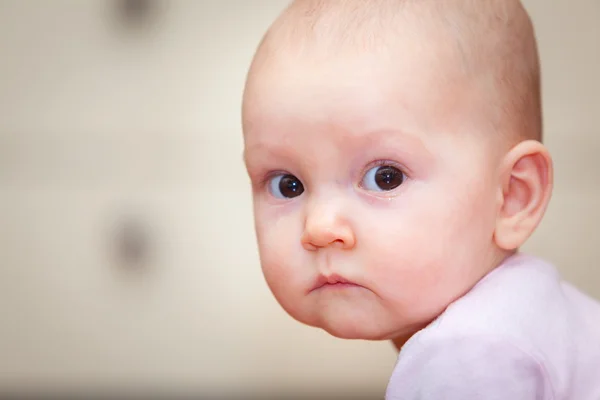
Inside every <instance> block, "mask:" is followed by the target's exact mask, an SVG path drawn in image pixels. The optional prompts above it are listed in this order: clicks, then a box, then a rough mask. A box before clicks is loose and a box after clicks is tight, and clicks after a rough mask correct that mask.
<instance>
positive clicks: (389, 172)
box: [361, 165, 406, 192]
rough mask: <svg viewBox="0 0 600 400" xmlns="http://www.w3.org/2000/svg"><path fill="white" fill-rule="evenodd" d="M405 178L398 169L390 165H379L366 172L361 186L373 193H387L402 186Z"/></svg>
mask: <svg viewBox="0 0 600 400" xmlns="http://www.w3.org/2000/svg"><path fill="white" fill-rule="evenodd" d="M405 178H406V176H405V175H404V173H402V171H400V170H399V169H398V168H396V167H392V166H391V165H381V166H378V167H374V168H371V169H370V170H368V171H367V173H366V174H365V176H364V178H363V180H362V182H361V186H362V187H363V188H365V189H367V190H370V191H373V192H387V191H390V190H394V189H396V188H397V187H398V186H400V185H402V183H403V182H404V180H405Z"/></svg>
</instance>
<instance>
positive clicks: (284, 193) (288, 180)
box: [269, 174, 304, 199]
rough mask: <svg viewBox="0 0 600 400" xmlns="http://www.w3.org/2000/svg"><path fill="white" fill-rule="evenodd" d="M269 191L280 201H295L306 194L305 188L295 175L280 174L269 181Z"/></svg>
mask: <svg viewBox="0 0 600 400" xmlns="http://www.w3.org/2000/svg"><path fill="white" fill-rule="evenodd" d="M269 191H270V192H271V194H272V195H273V196H275V197H277V198H278V199H293V198H294V197H298V196H300V195H301V194H302V193H304V186H303V185H302V182H300V180H299V179H298V178H296V177H295V176H294V175H290V174H280V175H276V176H274V177H272V178H270V179H269Z"/></svg>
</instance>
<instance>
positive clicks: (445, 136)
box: [243, 0, 552, 348]
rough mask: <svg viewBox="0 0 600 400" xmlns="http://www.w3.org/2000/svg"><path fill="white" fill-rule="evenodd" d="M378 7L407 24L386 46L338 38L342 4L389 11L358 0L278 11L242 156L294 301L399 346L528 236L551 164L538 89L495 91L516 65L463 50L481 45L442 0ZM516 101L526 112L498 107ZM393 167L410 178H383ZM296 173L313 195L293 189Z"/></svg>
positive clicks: (260, 236) (350, 333) (358, 335)
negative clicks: (438, 4) (458, 28)
mask: <svg viewBox="0 0 600 400" xmlns="http://www.w3.org/2000/svg"><path fill="white" fill-rule="evenodd" d="M465 1H466V0H465ZM506 1H508V0H506ZM380 3H381V7H392V6H396V9H398V10H399V11H398V12H399V13H400V15H399V17H401V18H403V21H406V23H404V24H400V25H401V26H400V27H396V28H395V29H394V30H393V34H392V31H387V30H386V28H385V26H384V27H383V28H381V29H383V31H382V32H378V33H379V34H378V35H376V36H377V37H383V38H384V39H381V40H379V41H376V43H374V42H373V41H369V40H356V38H361V37H362V36H361V35H362V33H359V31H358V30H357V33H356V34H355V35H350V36H349V37H351V38H354V39H352V40H348V39H347V38H345V39H344V38H337V39H336V40H334V39H335V33H334V32H335V29H333V28H331V27H332V26H334V25H332V22H331V21H337V20H336V18H341V19H342V20H343V18H344V15H345V14H344V12H343V11H348V10H344V9H343V7H349V5H351V6H353V7H354V8H351V9H350V11H351V12H348V15H350V16H355V15H356V13H357V12H364V13H368V12H371V11H369V10H373V9H374V8H375V7H372V8H367V9H365V10H363V11H361V9H360V4H361V3H360V2H358V1H331V2H328V3H323V2H314V1H312V2H311V1H299V2H295V3H293V4H292V6H291V7H290V8H289V9H288V10H286V12H284V14H283V15H282V17H281V18H280V19H279V20H278V21H276V23H275V24H274V25H273V28H272V29H271V30H270V31H269V32H268V34H267V36H266V37H265V39H264V40H263V42H262V44H261V47H260V48H259V50H258V52H257V55H256V57H255V59H254V62H253V65H252V67H251V69H250V72H249V75H248V81H247V85H246V90H245V93H244V103H243V128H244V143H245V149H244V158H245V162H246V166H247V170H248V174H249V177H250V179H251V183H252V189H253V203H254V215H255V227H256V234H257V240H258V245H259V253H260V259H261V266H262V270H263V273H264V276H265V279H266V281H267V283H268V285H269V287H270V289H271V291H272V292H273V295H274V296H275V298H276V299H277V301H278V302H279V303H280V304H281V306H282V307H283V309H284V310H285V311H286V312H287V313H288V314H289V315H290V316H292V317H293V318H295V319H296V320H298V321H300V322H302V323H304V324H307V325H310V326H314V327H318V328H321V329H324V330H325V331H327V332H329V333H330V334H332V335H334V336H336V337H340V338H345V339H366V340H393V341H394V343H395V344H396V346H397V347H398V348H400V347H401V346H402V344H403V343H404V342H405V341H406V340H407V339H408V338H410V337H411V336H412V335H413V334H414V333H416V332H417V331H419V330H420V329H422V328H424V327H425V326H426V325H427V324H429V323H430V322H431V321H432V320H434V319H435V318H436V317H437V316H439V315H440V314H441V313H442V312H443V311H444V310H445V308H446V307H447V306H448V305H449V304H451V303H452V302H453V301H455V300H456V299H458V298H460V297H461V296H463V295H464V294H465V293H466V292H468V291H469V290H470V289H471V288H472V287H473V286H474V285H475V284H476V283H477V282H478V281H479V280H480V279H481V278H482V277H484V276H485V275H486V274H487V273H489V272H490V271H491V270H493V269H494V268H495V267H497V266H498V265H499V264H500V263H501V262H502V261H503V260H504V259H505V258H506V257H508V256H510V255H511V254H513V253H514V252H515V251H517V249H518V248H519V247H520V246H521V245H522V243H523V242H524V241H525V240H526V239H527V238H528V237H529V235H530V234H531V233H532V232H533V230H534V229H535V227H536V226H537V224H538V223H539V221H540V220H541V218H542V216H543V214H544V212H545V209H546V206H547V203H548V201H549V198H550V193H551V186H552V164H551V159H550V156H549V154H548V152H547V151H546V149H545V148H544V146H543V145H542V144H541V143H540V142H539V141H538V140H536V139H539V138H541V131H540V129H541V123H540V122H539V121H540V120H541V118H540V112H539V107H538V108H537V110H538V111H537V112H535V110H536V104H538V105H539V102H537V103H536V99H538V98H539V96H538V95H537V94H536V93H533V94H531V95H530V96H529V97H527V96H522V95H520V96H517V98H518V100H515V99H514V98H512V97H511V98H507V99H505V98H504V97H503V96H504V94H505V93H511V91H510V90H505V89H502V90H495V87H496V83H497V82H502V81H504V78H505V74H506V73H507V70H506V68H504V67H502V68H496V67H495V66H494V65H488V66H486V65H483V64H482V61H481V60H482V59H484V58H485V57H471V58H473V59H475V60H476V61H469V60H468V59H465V55H470V56H473V55H472V54H471V52H470V51H467V52H465V50H464V44H465V43H467V44H472V43H471V41H472V40H471V39H470V38H465V37H464V35H462V34H461V35H459V37H458V38H452V39H448V35H447V34H446V33H447V31H445V30H444V28H442V27H440V24H439V23H438V22H439V16H437V15H436V14H435V12H434V11H435V10H431V9H424V8H423V7H430V6H426V4H428V3H429V4H431V3H434V2H431V3H430V2H420V3H418V2H410V7H412V8H410V9H409V10H407V8H408V6H407V4H404V3H409V2H394V1H391V0H386V1H380ZM395 3H402V4H395ZM413 3H414V4H413ZM463 3H464V1H463V2H461V1H448V2H444V4H445V5H446V6H448V7H450V6H452V4H455V5H456V6H464V5H465V4H463ZM468 3H469V4H477V2H468ZM363 4H364V3H363ZM415 4H422V5H421V6H420V7H421V8H419V7H417V6H416V5H415ZM423 4H425V5H423ZM498 4H500V3H498ZM503 4H506V3H503ZM336 5H337V6H338V7H337V8H336ZM450 10H453V9H452V8H450ZM514 10H519V7H514ZM520 10H522V9H520ZM380 11H381V10H380ZM388 11H389V10H387V9H386V12H385V13H379V14H377V15H375V16H374V17H373V18H375V17H376V18H379V16H380V15H388V14H389V12H388ZM442 11H444V13H447V12H448V10H446V9H444V10H442ZM453 11H454V12H455V13H457V15H461V12H459V11H461V10H456V9H454V10H453ZM479 11H480V10H479ZM496 11H497V10H496ZM521 12H523V11H521ZM328 13H329V14H328ZM431 15H433V16H431ZM307 16H308V17H307ZM333 17H335V18H334V19H332V18H333ZM311 18H312V19H311ZM428 18H430V19H428ZM376 20H377V21H379V20H378V19H376ZM512 20H514V19H511V21H512ZM282 21H283V22H282ZM323 21H325V22H323ZM361 21H362V22H361V26H362V28H360V29H363V30H364V31H365V32H366V33H369V32H371V31H372V29H375V28H374V27H373V25H370V23H369V21H371V19H369V15H367V14H365V16H364V18H363V19H362V20H361ZM365 21H367V22H365ZM346 22H347V21H346ZM336 23H338V22H336ZM319 24H325V25H324V26H325V27H327V29H326V30H323V28H322V26H321V27H320V25H319ZM379 25H385V23H381V24H379V23H378V26H379ZM483 25H484V24H482V26H483ZM343 26H344V29H340V32H347V30H348V29H349V28H350V27H351V24H350V23H349V22H347V23H346V24H345V25H343ZM365 26H367V28H365ZM450 26H453V25H450ZM446 28H447V27H446ZM356 29H359V28H356ZM365 29H366V30H365ZM521 31H527V29H526V28H523V29H521V30H518V29H514V27H513V29H507V30H506V32H521ZM506 32H505V34H506ZM294 35H298V37H297V38H296V39H298V40H301V41H300V42H299V41H298V40H291V38H295V36H294ZM385 35H389V37H386V36H385ZM331 36H333V37H334V39H331ZM473 36H474V37H476V36H478V35H476V34H475V35H473ZM365 37H366V38H369V37H371V36H365ZM323 38H325V39H323ZM415 38H421V39H422V41H423V42H425V43H427V47H426V50H427V51H424V47H423V46H422V41H415ZM317 39H319V40H317ZM330 39H331V40H330ZM449 40H450V41H451V43H454V44H456V46H454V47H451V46H449V44H450V42H449ZM324 43H325V44H324ZM332 43H335V44H336V46H331V44H332ZM460 43H462V45H459V44H460ZM292 44H293V45H292ZM327 46H329V47H327ZM461 46H462V47H461ZM513 50H514V49H513ZM515 56H519V54H516V55H515ZM530 58H531V59H535V57H530ZM480 64H481V65H480ZM440 65H442V66H443V69H442V68H440ZM532 68H534V69H535V65H534V66H533V67H532ZM509 72H510V71H509ZM490 77H491V78H490ZM498 77H502V79H499V78H498ZM492 78H493V79H492ZM508 81H509V82H514V81H518V79H516V77H515V79H512V80H508ZM534 81H535V79H534ZM490 82H493V83H494V84H493V85H490ZM525 83H527V82H525ZM531 86H532V87H534V86H535V82H533V83H531ZM486 99H487V100H488V101H486ZM523 99H525V100H523ZM527 99H529V100H527ZM525 105H526V106H525ZM510 107H517V108H518V110H519V112H513V113H510V115H511V118H512V119H507V118H504V115H503V114H501V113H499V112H498V110H503V111H506V110H509V109H510ZM532 110H533V111H532ZM530 111H532V112H530ZM532 139H533V140H532ZM381 168H388V171H389V168H393V171H396V175H395V178H394V180H393V182H394V183H399V182H401V184H399V185H397V187H396V185H395V184H394V185H392V186H394V187H393V188H392V190H387V189H388V187H384V188H383V189H382V187H381V186H380V185H378V183H377V181H376V180H375V179H374V177H376V176H377V172H378V171H380V169H381ZM284 176H288V177H293V179H296V181H295V182H296V184H297V185H301V186H302V188H303V190H302V191H298V192H297V193H296V194H297V195H296V194H294V193H292V196H287V197H286V195H285V194H286V193H287V194H288V195H289V194H290V193H289V192H285V190H284V192H285V193H284V192H282V191H281V190H280V188H281V186H280V185H279V183H280V181H281V179H282V177H284ZM380 183H381V182H380ZM384 186H385V185H384ZM284 189H285V187H284Z"/></svg>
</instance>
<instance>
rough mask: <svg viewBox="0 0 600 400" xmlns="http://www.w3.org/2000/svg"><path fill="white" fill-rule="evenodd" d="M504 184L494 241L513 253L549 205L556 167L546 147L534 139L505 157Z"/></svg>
mask: <svg viewBox="0 0 600 400" xmlns="http://www.w3.org/2000/svg"><path fill="white" fill-rule="evenodd" d="M501 185H502V187H501V189H500V192H501V203H500V208H499V212H498V217H497V221H496V230H495V232H494V240H495V242H496V245H497V246H498V247H500V248H501V249H503V250H507V251H512V250H516V249H518V248H519V247H521V246H522V245H523V243H525V241H526V240H527V239H528V238H529V236H531V234H532V233H533V231H534V230H535V229H536V228H537V226H538V225H539V223H540V221H541V220H542V217H543V216H544V214H545V212H546V209H547V207H548V203H549V202H550V197H551V195H552V185H553V167H552V158H551V157H550V154H549V153H548V150H547V149H546V147H545V146H544V145H543V144H541V143H540V142H537V141H533V140H528V141H524V142H521V143H519V144H518V145H516V146H515V147H513V148H512V149H511V150H510V151H509V152H508V153H507V154H506V156H505V157H504V162H503V164H502V168H501Z"/></svg>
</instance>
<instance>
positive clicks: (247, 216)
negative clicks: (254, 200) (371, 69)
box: [0, 0, 600, 397]
mask: <svg viewBox="0 0 600 400" xmlns="http://www.w3.org/2000/svg"><path fill="white" fill-rule="evenodd" d="M286 3H287V1H285V0H264V1H249V0H246V1H243V0H237V1H236V0H226V1H224V0H218V1H217V0H204V1H201V0H197V1H191V0H190V1H173V2H171V3H169V4H168V7H166V8H165V9H164V10H163V11H162V14H160V17H159V23H158V24H157V25H156V26H154V28H152V29H148V30H137V31H135V30H134V31H124V30H119V29H118V26H116V25H115V24H114V21H112V20H111V19H110V18H109V17H110V15H111V14H110V13H111V11H112V10H111V9H110V8H109V5H110V4H112V3H111V2H108V1H102V2H101V1H90V2H76V1H70V2H69V1H53V2H42V1H29V2H24V1H19V0H10V1H3V2H1V3H0V57H1V61H0V391H2V390H3V389H8V388H17V389H18V388H25V387H28V388H36V387H39V388H48V387H82V388H94V387H95V388H99V387H107V386H108V385H113V386H121V387H131V388H152V387H158V388H164V389H166V390H176V389H179V390H194V389H203V390H206V389H208V388H210V387H213V388H215V389H220V390H222V389H223V388H229V389H231V390H233V389H236V388H248V389H252V388H254V389H257V390H258V389H261V390H266V389H271V390H274V391H277V390H279V391H283V392H289V391H292V390H293V391H310V390H317V391H322V392H327V391H332V392H337V393H373V394H374V396H378V395H379V397H381V395H382V393H383V390H384V388H385V384H386V383H387V379H388V376H389V373H390V371H391V368H392V366H393V363H394V360H395V354H394V352H393V350H392V348H391V346H390V345H389V344H387V343H364V342H347V341H340V340H336V339H333V338H330V337H328V336H327V335H326V334H324V333H322V332H320V331H317V330H314V329H310V328H306V327H304V326H301V325H299V324H297V323H296V322H294V321H292V320H291V319H290V318H289V317H288V316H287V315H285V314H284V313H283V311H281V310H280V308H279V306H278V305H277V304H276V303H275V301H274V300H273V299H272V297H271V295H270V293H269V292H268V289H267V287H266V285H265V284H264V282H263V279H262V276H261V274H260V271H259V265H258V260H257V254H256V249H255V244H254V233H253V227H252V216H251V204H250V197H249V191H248V185H247V180H246V176H245V174H244V170H243V165H242V163H241V149H242V142H241V136H240V121H239V105H240V94H241V90H242V85H243V80H244V75H245V72H246V68H247V66H248V64H249V62H250V59H251V56H252V52H253V50H254V47H255V45H256V44H257V42H258V40H259V39H260V36H261V34H262V32H263V31H264V29H265V28H266V27H267V25H268V23H269V22H270V21H271V20H272V19H273V18H274V17H275V16H276V14H277V13H278V12H279V11H280V10H281V9H282V8H283V7H284V6H285V4H286ZM526 5H527V6H528V8H529V9H530V11H531V13H532V16H533V18H534V21H535V23H536V26H537V29H538V35H539V40H540V46H541V54H542V59H543V67H544V100H545V107H546V113H545V122H546V140H547V144H548V146H549V147H550V149H551V151H552V153H553V154H554V157H555V163H556V170H557V174H556V192H555V196H554V200H553V203H552V205H551V207H550V209H549V211H548V215H547V218H546V220H545V221H544V223H543V224H542V226H541V227H540V229H539V231H538V232H537V233H536V234H535V235H534V237H533V238H532V240H531V241H530V243H529V244H528V246H527V248H526V250H528V251H531V252H534V253H536V254H539V255H542V256H545V257H546V258H548V259H550V260H551V261H554V262H556V263H558V264H559V266H560V269H561V271H562V272H563V273H564V275H565V277H566V278H567V279H569V280H571V281H573V282H574V283H576V284H577V285H578V286H579V287H581V288H582V289H584V290H586V291H587V292H589V293H591V294H593V295H595V296H596V297H600V265H599V263H598V259H599V258H600V246H599V244H600V243H599V242H598V233H597V229H598V228H597V227H598V226H599V225H600V211H598V207H597V204H598V203H599V202H600V172H599V171H600V169H599V168H598V166H597V164H596V162H597V154H598V153H599V151H600V135H599V133H600V131H599V128H598V122H600V121H599V115H600V80H599V79H598V77H597V73H598V71H600V25H599V24H598V21H599V20H600V3H599V2H598V1H597V0H554V1H546V0H528V1H526ZM124 215H133V216H134V217H137V218H139V220H140V221H142V223H143V224H145V225H146V226H147V232H148V235H149V236H148V237H149V240H150V241H151V247H150V250H151V254H150V258H149V259H148V261H147V262H146V265H145V267H144V268H142V269H139V270H136V269H130V270H128V269H127V268H123V266H121V267H119V265H118V264H119V263H118V261H117V258H116V257H115V249H114V241H115V235H114V231H115V229H116V227H117V226H119V221H120V218H121V217H122V216H124ZM549 311H550V312H551V310H549Z"/></svg>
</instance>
